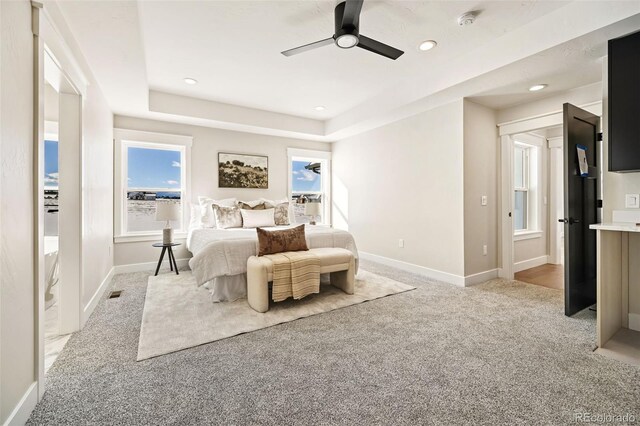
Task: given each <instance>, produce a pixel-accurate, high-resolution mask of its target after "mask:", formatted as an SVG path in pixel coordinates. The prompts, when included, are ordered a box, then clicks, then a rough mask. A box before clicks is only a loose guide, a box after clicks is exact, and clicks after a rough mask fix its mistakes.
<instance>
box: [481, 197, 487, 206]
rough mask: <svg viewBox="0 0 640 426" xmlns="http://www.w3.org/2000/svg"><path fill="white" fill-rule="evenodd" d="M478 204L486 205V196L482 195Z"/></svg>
mask: <svg viewBox="0 0 640 426" xmlns="http://www.w3.org/2000/svg"><path fill="white" fill-rule="evenodd" d="M480 204H482V205H483V206H486V205H487V196H486V195H483V196H482V198H480Z"/></svg>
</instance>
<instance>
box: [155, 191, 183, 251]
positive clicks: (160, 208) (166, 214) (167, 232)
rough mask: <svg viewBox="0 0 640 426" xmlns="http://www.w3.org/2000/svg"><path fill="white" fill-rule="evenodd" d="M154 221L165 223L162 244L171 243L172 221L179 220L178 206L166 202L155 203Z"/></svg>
mask: <svg viewBox="0 0 640 426" xmlns="http://www.w3.org/2000/svg"><path fill="white" fill-rule="evenodd" d="M156 220H157V221H166V222H167V224H166V225H165V228H164V229H163V230H162V244H171V243H173V229H171V221H172V220H180V204H178V203H172V202H167V201H156Z"/></svg>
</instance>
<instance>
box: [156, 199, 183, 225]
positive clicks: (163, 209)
mask: <svg viewBox="0 0 640 426" xmlns="http://www.w3.org/2000/svg"><path fill="white" fill-rule="evenodd" d="M156 220H157V221H163V222H164V221H167V220H168V221H172V220H180V204H179V203H172V202H166V201H157V202H156Z"/></svg>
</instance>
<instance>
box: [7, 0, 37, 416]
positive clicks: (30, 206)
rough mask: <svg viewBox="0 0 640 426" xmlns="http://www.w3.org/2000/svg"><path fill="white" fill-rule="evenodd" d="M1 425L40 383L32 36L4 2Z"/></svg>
mask: <svg viewBox="0 0 640 426" xmlns="http://www.w3.org/2000/svg"><path fill="white" fill-rule="evenodd" d="M0 15H1V18H0V38H1V39H2V47H1V50H0V60H1V68H0V85H1V88H2V90H1V91H0V98H1V103H0V110H1V111H2V115H1V121H0V124H1V125H0V137H1V141H0V161H1V164H2V169H1V174H0V236H1V252H0V423H3V424H4V422H5V421H6V420H7V419H8V417H9V416H10V415H11V413H12V411H13V410H14V408H15V407H16V406H17V405H18V403H19V401H20V400H21V399H22V397H23V396H24V395H25V393H26V392H27V390H28V389H29V388H30V386H31V385H32V384H33V383H34V382H35V380H36V377H35V357H34V352H35V345H34V342H35V340H34V337H35V323H34V317H35V304H34V302H35V297H34V296H35V295H34V275H33V264H34V263H33V262H34V252H33V251H34V233H33V220H34V202H33V192H34V191H33V176H32V170H33V58H32V55H33V35H32V32H31V4H30V3H29V2H28V1H12V2H6V1H3V2H0Z"/></svg>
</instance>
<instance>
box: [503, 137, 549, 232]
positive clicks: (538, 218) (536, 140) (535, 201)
mask: <svg viewBox="0 0 640 426" xmlns="http://www.w3.org/2000/svg"><path fill="white" fill-rule="evenodd" d="M544 142H545V139H544V138H543V137H541V136H539V135H535V134H523V135H517V139H516V138H514V142H513V145H514V147H515V146H517V145H520V146H524V147H527V148H529V158H528V164H527V168H528V173H527V229H522V230H517V231H516V230H514V231H513V240H514V241H520V240H528V239H533V238H540V237H541V235H542V233H543V232H542V223H541V222H542V212H543V206H542V204H543V203H542V197H543V193H542V192H543V188H542V147H543V146H544ZM532 157H533V158H534V161H535V163H536V164H535V169H533V168H532V167H531V161H532ZM511 173H512V176H513V173H514V170H513V166H512V171H511ZM531 173H535V179H532V177H531ZM512 181H513V182H515V179H513V180H512ZM516 189H519V188H516V187H515V184H514V188H513V192H514V193H515V191H516ZM532 219H533V222H532ZM514 223H515V222H514Z"/></svg>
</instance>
